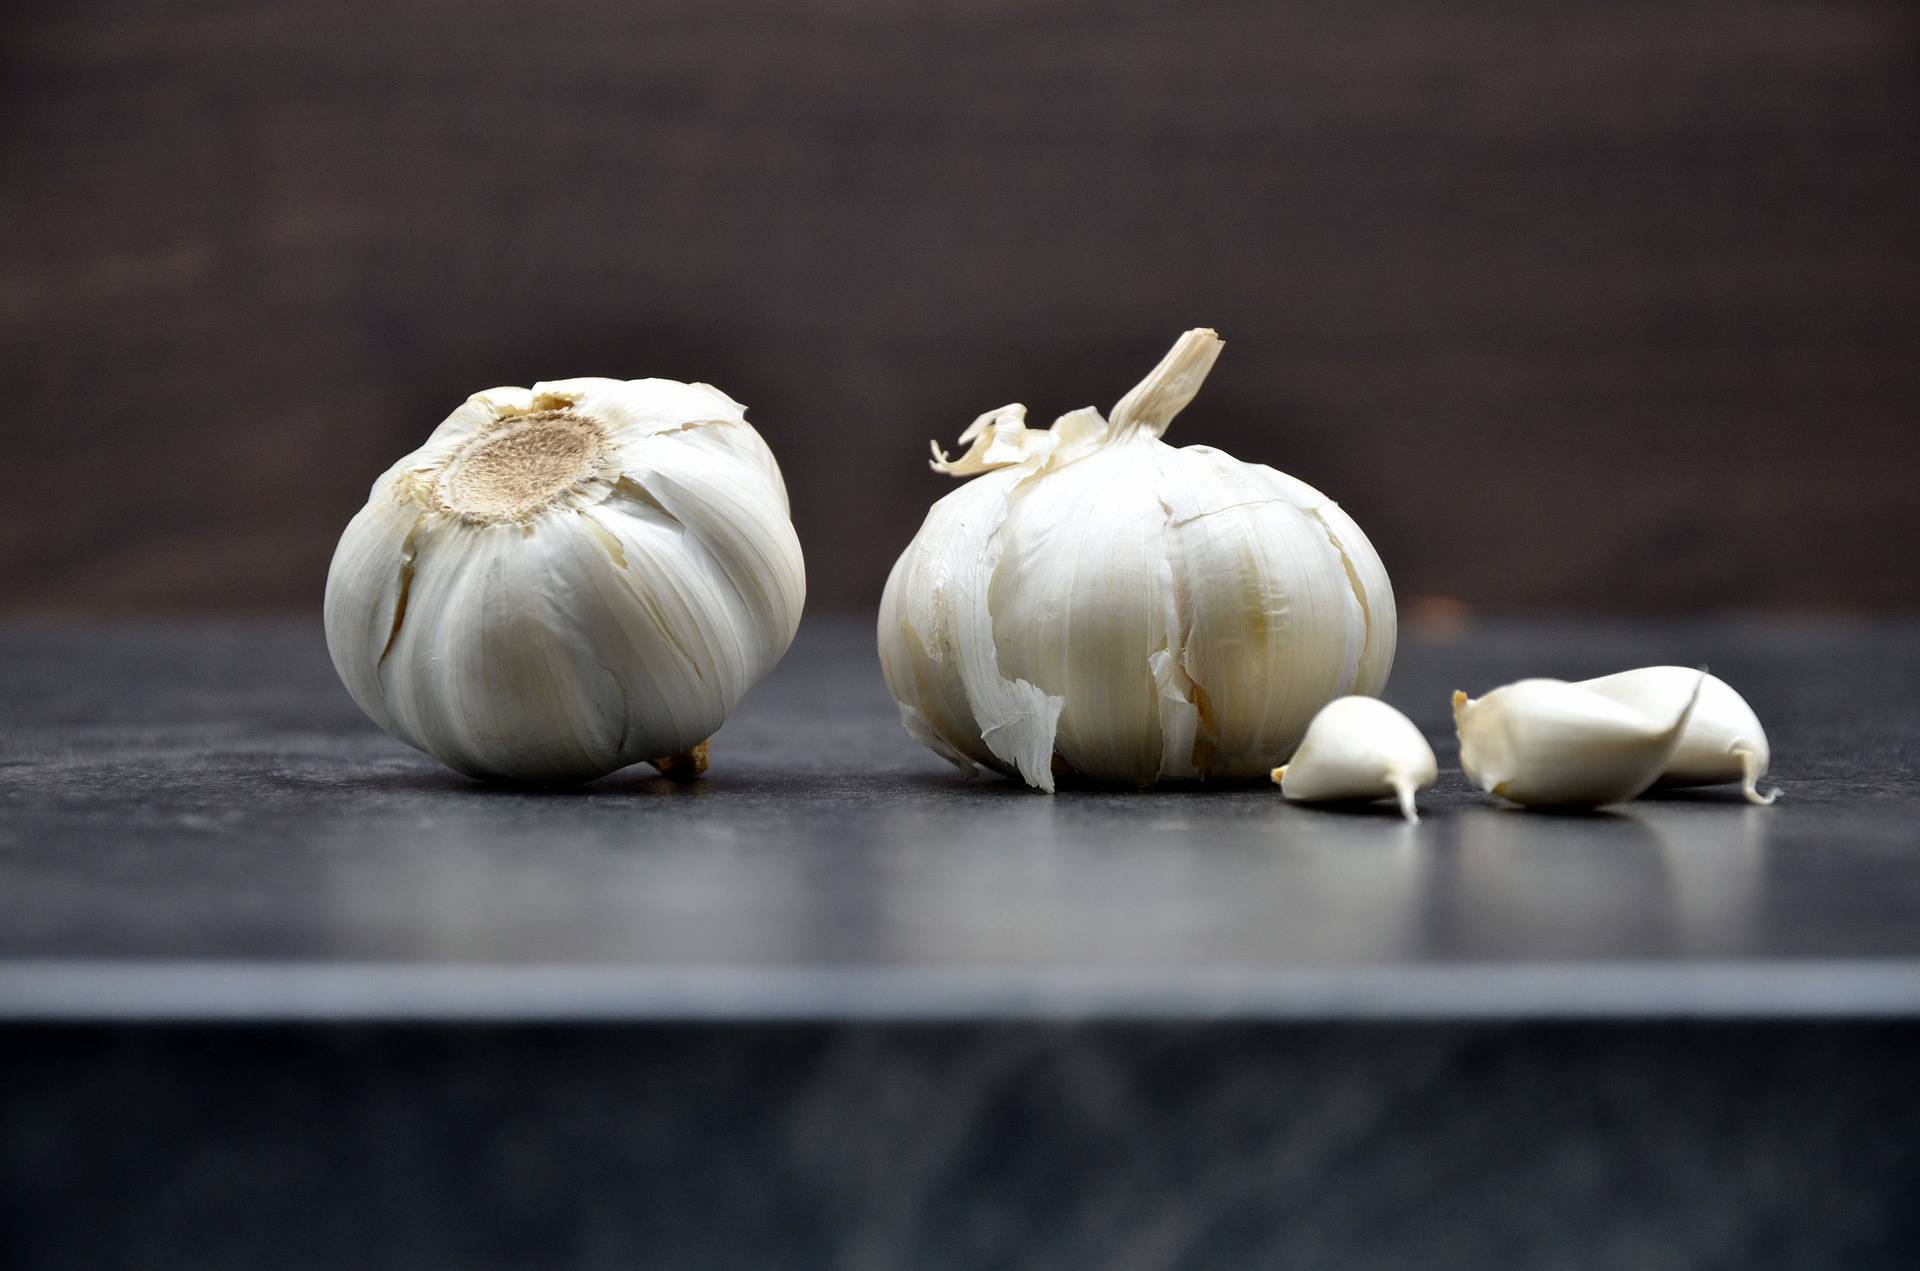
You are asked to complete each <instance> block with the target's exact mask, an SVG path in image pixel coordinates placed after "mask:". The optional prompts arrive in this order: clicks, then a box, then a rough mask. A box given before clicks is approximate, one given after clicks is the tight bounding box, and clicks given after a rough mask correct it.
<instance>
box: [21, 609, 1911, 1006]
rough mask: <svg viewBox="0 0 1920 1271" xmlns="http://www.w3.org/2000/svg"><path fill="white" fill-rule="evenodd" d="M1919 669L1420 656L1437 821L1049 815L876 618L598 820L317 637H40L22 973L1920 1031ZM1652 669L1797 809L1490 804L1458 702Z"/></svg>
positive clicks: (1646, 634)
mask: <svg viewBox="0 0 1920 1271" xmlns="http://www.w3.org/2000/svg"><path fill="white" fill-rule="evenodd" d="M1917 650H1920V629H1916V628H1915V627H1914V626H1913V625H1911V624H1908V625H1884V624H1882V625H1859V624H1854V625H1838V624H1809V623H1791V622H1781V623H1773V624H1767V623H1757V622H1755V623H1742V624H1710V623H1695V624H1658V625H1650V624H1640V625H1629V624H1593V623H1554V624H1549V623H1524V624H1522V623H1502V624H1491V625H1482V626H1479V627H1476V628H1474V629H1472V630H1470V631H1469V632H1468V633H1466V634H1464V635H1461V636H1458V637H1454V638H1451V639H1449V640H1445V641H1419V640H1411V641H1408V642H1406V643H1405V644H1404V645H1403V648H1402V652H1401V656H1400V660H1399V665H1398V667H1397V668H1396V671H1395V674H1394V677H1393V681H1392V684H1391V686H1390V688H1389V691H1388V693H1387V696H1388V698H1389V699H1390V700H1392V701H1394V702H1395V703H1396V704H1397V705H1399V706H1401V707H1402V708H1403V709H1405V710H1407V711H1408V713H1409V714H1410V715H1411V716H1412V717H1413V719H1414V720H1415V722H1416V723H1418V724H1420V725H1421V726H1422V728H1423V729H1425V730H1426V731H1427V733H1428V735H1429V737H1430V738H1431V739H1432V740H1433V741H1434V743H1435V748H1436V751H1437V752H1438V753H1439V755H1440V758H1441V767H1442V776H1441V781H1440V785H1439V786H1438V787H1437V788H1436V789H1435V790H1434V791H1432V792H1431V793H1429V794H1427V795H1425V796H1423V797H1422V800H1421V802H1422V806H1423V810H1424V812H1425V819H1424V820H1423V821H1422V823H1421V824H1420V825H1418V826H1409V825H1406V824H1404V823H1402V822H1401V821H1399V820H1398V819H1397V818H1396V817H1395V816H1394V815H1393V814H1392V813H1391V811H1390V810H1388V809H1387V808H1386V807H1384V806H1382V807H1381V808H1378V809H1368V810H1362V811H1329V810H1319V809H1311V808H1303V807H1298V806H1293V805H1289V804H1287V803H1285V802H1283V801H1282V800H1281V799H1280V798H1279V797H1278V794H1277V791H1276V790H1275V789H1273V788H1272V787H1271V786H1267V785H1254V786H1243V787H1237V788H1201V789H1183V790H1156V791H1147V792H1083V791H1069V792H1063V793H1061V794H1059V795H1057V796H1054V797H1051V798H1049V797H1046V796H1044V795H1040V794H1036V793H1033V792H1031V791H1028V790H1026V789H1024V788H1023V787H1021V786H1019V785H1017V784H1015V783H1012V782H1008V781H1005V780H1002V779H1000V778H998V777H991V776H989V777H983V778H977V779H975V780H972V781H968V780H966V779H964V778H962V777H961V776H959V774H957V773H956V772H954V771H953V770H952V769H951V768H949V767H947V766H946V765H944V764H943V763H942V762H941V761H940V760H939V759H937V758H935V757H934V756H933V755H931V754H928V753H926V752H924V751H922V750H921V749H920V748H919V747H917V746H915V745H913V744H912V743H911V742H909V741H908V740H907V739H906V738H905V736H904V735H903V734H902V733H901V732H900V730H899V728H898V725H897V723H896V722H895V719H894V711H893V707H892V704H891V702H890V701H889V700H888V698H887V695H886V691H885V688H884V686H883V685H882V683H881V681H880V677H879V672H878V668H877V665H876V662H875V658H874V655H873V653H872V649H871V636H870V627H869V625H868V624H867V623H866V622H865V621H864V620H851V619H835V618H833V617H830V616H829V617H824V618H823V617H815V618H811V619H809V621H808V623H807V624H806V626H805V629H804V630H803V632H802V635H801V638H800V640H799V642H798V643H797V644H796V646H795V648H794V649H793V651H792V653H791V654H790V655H789V656H788V658H787V660H786V661H785V662H784V663H783V664H782V665H781V667H780V668H779V669H778V670H777V671H776V672H775V673H774V675H773V676H772V677H771V678H770V679H769V680H768V682H767V683H765V684H763V685H762V686H761V687H760V688H759V689H757V690H756V691H755V692H754V693H753V694H752V695H750V697H749V698H748V700H747V702H746V703H745V704H744V705H743V706H742V707H741V709H740V710H739V712H738V713H737V714H736V715H735V717H734V718H733V719H732V720H731V721H730V722H729V723H728V725H727V726H726V727H725V728H724V729H723V730H722V731H721V732H720V734H719V735H718V736H717V738H716V739H715V741H714V747H713V767H712V770H711V772H710V773H709V775H708V776H707V778H706V779H704V780H702V781H699V782H696V783H693V784H690V785H675V784H672V783H669V782H666V781H663V780H660V779H657V778H655V777H653V775H652V773H651V770H650V769H645V768H640V769H635V770H630V771H629V772H627V773H623V774H617V775H615V776H614V777H611V778H608V779H606V780H604V781H601V782H599V783H596V784H594V785H592V786H589V787H586V788H585V789H582V790H579V791H573V792H563V793H545V792H533V791H525V790H511V789H500V788H492V787H486V786H482V785H478V784H476V783H473V782H470V781H468V780H466V779H465V778H462V777H459V776H456V775H454V774H452V773H449V772H447V771H445V770H444V769H442V768H440V767H439V766H438V765H437V764H436V763H434V761H432V760H431V759H428V758H427V757H425V756H423V755H420V754H417V753H416V752H414V751H412V750H409V749H407V748H406V747H404V746H402V745H400V744H399V743H397V742H394V741H392V740H390V739H388V738H387V737H385V736H384V735H383V734H381V733H379V732H378V731H377V730H376V729H375V728H374V727H373V726H372V725H371V724H369V723H367V722H366V721H365V720H364V719H363V718H362V717H361V716H360V714H359V713H358V711H357V710H355V708H354V707H353V705H352V704H351V702H349V701H348V700H347V698H346V695H345V693H344V692H343V691H342V690H341V689H340V688H339V686H338V685H337V683H336V682H335V680H334V678H333V675H332V672H331V670H330V668H329V667H328V666H327V663H326V656H325V652H324V649H323V648H322V647H321V642H320V638H319V633H318V631H317V624H313V623H306V624H228V625H220V626H209V625H179V626H157V627H147V628H135V627H113V628H100V627H93V628H78V629H68V628H39V629H34V628H16V629H14V630H13V631H11V632H9V633H6V634H4V635H3V636H0V701H4V703H5V707H4V709H5V715H6V719H5V726H4V729H3V730H0V731H3V732H4V736H3V737H0V954H4V955H5V956H6V957H8V958H9V959H10V962H9V966H10V968H11V970H10V972H9V974H18V973H19V972H20V969H21V968H31V967H33V966H46V965H51V964H53V963H61V964H66V965H68V966H72V965H75V964H85V965H89V966H98V965H101V964H103V962H105V963H111V964H114V965H119V966H122V967H124V966H127V965H131V964H137V963H152V964H166V965H168V966H175V967H177V966H181V965H194V966H201V967H205V966H208V965H242V964H244V965H247V966H256V967H257V966H261V965H268V966H277V967H290V966H300V967H307V968H316V967H333V968H340V967H355V966H357V967H366V966H380V967H389V968H391V967H405V968H416V969H418V968H475V967H488V968H504V969H515V968H518V969H522V970H535V971H538V970H541V969H547V970H551V969H553V968H562V967H564V968H574V969H576V970H580V971H582V972H586V973H599V974H601V975H603V976H604V975H607V974H628V973H630V974H632V975H635V976H641V977H645V976H654V977H656V978H657V977H659V976H661V975H667V976H669V977H671V976H672V975H673V974H675V973H685V974H686V975H687V976H696V975H708V976H719V977H721V980H720V981H719V982H721V983H728V984H733V985H735V986H736V988H737V987H738V986H739V984H740V982H741V981H740V979H739V977H740V976H754V975H761V976H768V977H773V978H769V979H766V980H765V981H764V982H763V983H762V987H763V988H764V989H766V991H767V992H769V993H773V994H775V995H776V996H777V995H778V993H779V992H781V991H784V990H782V989H780V988H779V986H780V985H782V984H784V985H786V986H787V987H788V988H791V989H793V990H794V991H796V992H816V993H819V992H825V993H828V995H829V996H831V994H832V993H835V992H840V993H849V994H857V993H861V992H872V991H885V992H892V993H895V994H898V995H904V997H905V998H906V999H911V997H912V995H913V994H914V993H915V992H918V991H921V988H924V987H926V986H929V985H936V984H937V983H941V982H945V983H949V984H952V983H963V984H974V985H976V986H978V985H989V986H998V989H999V990H1000V991H1003V992H1004V993H1008V994H1013V995H1015V996H1017V995H1018V992H1019V990H1020V988H1021V986H1022V985H1023V984H1025V985H1026V986H1027V987H1029V988H1031V987H1032V986H1034V985H1036V984H1041V983H1043V982H1045V983H1051V984H1053V985H1054V986H1055V988H1056V989H1058V990H1059V992H1061V993H1065V994H1066V995H1067V998H1068V999H1069V1000H1068V1005H1071V1000H1070V999H1071V992H1072V990H1071V986H1072V984H1075V983H1078V984H1081V985H1083V986H1086V985H1105V986H1107V991H1109V992H1113V991H1118V990H1121V989H1124V988H1125V986H1127V985H1129V984H1132V985H1134V986H1135V987H1136V988H1138V987H1139V986H1145V985H1155V986H1159V987H1158V989H1157V990H1155V991H1157V992H1159V993H1161V994H1162V996H1164V997H1166V998H1167V1000H1168V1001H1175V1000H1178V999H1179V998H1180V997H1181V995H1182V993H1183V992H1187V991H1191V992H1193V993H1197V994H1200V995H1201V996H1202V997H1204V996H1205V992H1206V986H1207V985H1209V984H1212V985H1214V986H1215V988H1216V989H1218V988H1219V986H1221V985H1226V984H1232V985H1239V986H1241V989H1242V990H1251V991H1255V996H1257V995H1258V993H1257V990H1258V989H1259V986H1260V985H1261V984H1263V983H1265V984H1267V985H1268V986H1269V987H1272V986H1277V985H1282V984H1284V983H1288V982H1292V983H1296V984H1298V983H1300V982H1302V981H1300V979H1299V977H1301V976H1307V977H1309V978H1311V977H1312V976H1314V975H1316V974H1322V973H1345V972H1354V971H1365V972H1367V973H1368V974H1372V975H1375V976H1376V977H1391V976H1395V975H1399V974H1401V973H1403V972H1404V973H1406V974H1407V975H1409V976H1412V977H1414V978H1413V979H1412V980H1408V981H1406V982H1407V983H1417V982H1418V977H1419V976H1420V975H1422V974H1429V973H1432V972H1434V971H1436V970H1439V971H1443V972H1447V973H1448V974H1453V975H1455V976H1456V978H1457V976H1458V975H1461V974H1466V973H1468V972H1472V971H1478V970H1488V969H1495V970H1497V969H1500V968H1507V969H1509V970H1511V969H1516V968H1517V969H1520V970H1527V969H1533V970H1541V969H1546V968H1551V969H1552V970H1553V972H1554V974H1555V975H1556V976H1560V977H1562V978H1564V977H1565V976H1567V975H1572V976H1575V977H1577V976H1578V975H1579V974H1580V973H1581V972H1582V970H1583V969H1587V970H1592V971H1594V972H1596V973H1603V972H1605V971H1606V970H1607V969H1609V968H1619V967H1623V966H1632V967H1635V968H1638V969H1639V973H1640V974H1641V977H1642V987H1643V988H1644V987H1648V986H1656V987H1657V983H1658V975H1659V974H1660V972H1661V969H1662V968H1670V969H1671V970H1673V971H1674V972H1675V973H1676V974H1685V973H1686V972H1687V971H1688V970H1689V969H1690V968H1701V967H1720V968H1726V967H1733V968H1744V972H1743V973H1749V974H1750V973H1752V972H1753V971H1754V970H1755V968H1759V969H1760V970H1762V971H1764V969H1765V968H1767V967H1781V968H1785V967H1788V966H1793V967H1798V968H1801V969H1805V968H1806V967H1808V966H1818V967H1822V968H1827V969H1836V970H1842V971H1844V970H1845V969H1847V968H1849V967H1859V968H1867V969H1871V970H1872V971H1873V972H1874V973H1875V974H1878V975H1880V976H1881V977H1882V978H1883V979H1884V977H1885V976H1886V975H1888V974H1889V973H1892V974H1895V975H1897V976H1898V975H1905V974H1907V973H1909V972H1910V973H1911V975H1912V977H1913V978H1912V984H1913V985H1914V991H1913V993H1912V994H1911V996H1914V997H1920V828H1917V826H1920V821H1917V820H1916V814H1917V813H1920V781H1916V778H1915V775H1914V768H1915V757H1916V754H1920V727H1916V725H1915V723H1914V720H1913V718H1912V709H1911V708H1912V705H1913V704H1914V703H1915V702H1916V701H1920V651H1917ZM1653 662H1679V663H1688V664H1706V665H1710V666H1712V668H1713V669H1714V670H1715V671H1716V672H1717V673H1719V674H1721V675H1722V676H1724V677H1725V678H1727V679H1728V680H1729V681H1730V682H1732V683H1733V684H1735V685H1736V686H1737V687H1739V688H1741V689H1742V690H1743V691H1744V692H1745V693H1746V694H1747V696H1748V697H1749V699H1750V700H1751V701H1752V702H1753V704H1754V706H1755V708H1756V710H1757V711H1758V712H1759V714H1760V716H1761V718H1762V719H1763V720H1764V721H1765V722H1766V723H1767V726H1768V728H1769V732H1770V734H1771V736H1772V739H1773V742H1774V750H1775V755H1776V761H1775V771H1774V777H1775V779H1777V781H1778V783H1779V784H1780V785H1781V786H1783V787H1784V788H1785V790H1786V794H1785V796H1784V797H1783V798H1782V799H1781V801H1780V802H1779V804H1778V805H1776V806H1774V807H1772V808H1757V807H1751V806H1748V805H1747V804H1745V803H1744V802H1742V801H1741V800H1740V799H1739V797H1738V794H1737V791H1734V790H1731V789H1727V790H1712V791H1701V792H1690V793H1675V794H1670V795H1664V796H1660V797H1655V798H1649V799H1644V800H1641V801H1638V802H1635V803H1633V804H1630V805H1628V806H1626V807H1624V808H1622V809H1618V810H1615V811H1611V812H1605V813H1600V814H1595V815H1588V816H1550V815H1542V814H1539V813H1529V812H1523V811H1518V810H1512V809H1506V808H1502V807H1499V806H1496V805H1495V804H1494V803H1493V801H1491V800H1489V799H1488V798H1486V797H1485V796H1483V795H1481V794H1480V793H1479V792H1478V791H1476V790H1473V789H1471V788H1470V787H1469V786H1468V785H1467V783H1466V782H1465V780H1464V779H1463V778H1462V777H1461V775H1460V773H1459V771H1458V767H1457V761H1456V747H1455V746H1454V743H1453V739H1452V737H1451V725H1450V720H1449V717H1448V708H1447V693H1448V691H1449V690H1451V689H1453V688H1455V687H1461V688H1466V689H1468V690H1470V691H1475V692H1478V691H1482V690H1484V689H1486V688H1488V687H1491V686H1492V685H1494V684H1496V683H1499V682H1502V681H1504V680H1507V679H1512V678H1517V677H1519V676H1523V675H1529V674H1547V675H1564V676H1579V675H1586V674H1595V673H1600V672H1603V671H1608V670H1615V669H1620V668H1623V667H1627V666H1633V665H1641V664H1646V663H1653ZM1649 971H1651V972H1652V974H1651V975H1649V974H1648V973H1649ZM823 974H824V975H828V976H833V975H840V976H848V975H851V976H852V977H853V978H851V979H843V980H841V981H835V982H834V984H836V985H837V987H829V988H825V989H823V988H821V984H822V983H823V981H820V980H819V979H818V978H817V977H818V976H820V975H823ZM729 976H731V977H733V978H732V979H728V978H727V977H729ZM809 976H813V977H815V978H813V979H807V978H806V977H809ZM863 976H864V977H866V978H865V979H864V980H863V979H861V978H860V977H863ZM902 976H905V977H907V978H906V979H904V980H902V979H901V978H900V977H902ZM914 976H920V977H921V979H919V980H915V979H913V977H914ZM779 977H787V978H786V979H784V980H783V979H780V978H779ZM793 977H801V978H800V979H797V980H796V979H794V978H793ZM875 977H879V978H878V979H876V978H875ZM888 977H892V978H888ZM943 977H944V978H943ZM1049 977H1051V978H1049ZM1288 977H1294V979H1293V980H1292V981H1289V980H1288ZM8 982H10V983H11V982H13V981H8ZM677 983H678V984H679V986H680V989H679V991H681V993H682V995H683V996H684V995H685V994H686V993H695V994H697V993H698V992H699V989H698V985H699V983H700V981H699V980H697V979H682V980H681V981H678V982H677ZM1490 983H1491V982H1490ZM863 984H864V985H865V986H866V987H865V988H862V987H861V986H862V985H863ZM876 984H884V985H891V986H892V987H891V988H886V989H884V990H881V989H876V988H875V985H876ZM1559 984H1560V980H1555V981H1554V982H1553V984H1547V985H1544V986H1539V985H1537V986H1536V991H1538V992H1540V993H1543V994H1545V995H1547V996H1549V997H1551V996H1552V995H1553V994H1554V993H1557V992H1560V991H1561V988H1559V987H1555V985H1559ZM807 985H811V986H812V987H811V988H810V989H809V988H807V987H806V986H807ZM916 985H918V986H920V987H916ZM1062 985H1065V986H1067V987H1065V988H1061V986H1062ZM795 986H799V987H797V988H796V987H795ZM1616 987H1618V986H1616ZM1275 991H1278V990H1275ZM1487 991H1489V992H1495V993H1497V992H1499V991H1500V990H1498V989H1497V988H1489V989H1487ZM1797 991H1800V992H1803V993H1804V992H1809V991H1811V992H1813V993H1814V995H1815V996H1816V997H1817V996H1818V994H1819V992H1822V991H1824V990H1819V989H1813V990H1810V989H1808V987H1807V986H1804V985H1803V986H1802V988H1801V989H1800V990H1797ZM1123 995H1124V994H1123ZM4 997H5V994H4V993H0V998H4ZM1050 1000H1051V999H1050ZM1087 1004H1088V1007H1089V1009H1097V1008H1098V1002H1097V1001H1094V1000H1092V999H1089V1000H1088V1003H1087ZM0 1005H4V1003H0Z"/></svg>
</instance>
